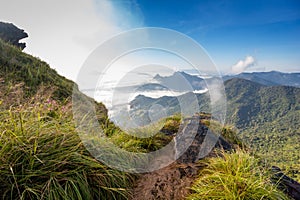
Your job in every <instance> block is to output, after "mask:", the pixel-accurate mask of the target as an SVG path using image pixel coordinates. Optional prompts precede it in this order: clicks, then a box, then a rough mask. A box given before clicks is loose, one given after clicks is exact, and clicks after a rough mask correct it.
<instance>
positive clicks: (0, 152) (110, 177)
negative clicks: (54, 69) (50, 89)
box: [0, 98, 133, 200]
mask: <svg viewBox="0 0 300 200" xmlns="http://www.w3.org/2000/svg"><path fill="white" fill-rule="evenodd" d="M32 99H33V100H32V101H30V102H27V103H24V104H22V105H19V106H17V107H11V108H10V109H5V108H3V107H2V106H1V105H0V108H1V109H0V112H1V114H0V193H1V197H2V199H14V200H15V199H26V200H27V199H49V200H51V199H53V200H57V199H87V200H88V199H90V200H92V199H127V198H128V195H129V194H128V191H127V188H128V187H129V186H131V185H132V181H133V179H132V177H131V176H130V175H128V174H126V173H124V172H120V171H117V170H114V169H111V168H108V167H107V166H105V165H103V164H102V163H100V162H98V161H97V160H96V159H94V158H92V157H91V156H90V154H89V152H87V150H86V149H85V147H84V146H83V144H82V142H81V140H80V138H79V137H78V135H77V132H76V130H75V125H74V123H73V119H72V110H71V108H70V107H71V106H70V105H68V104H65V105H61V104H60V103H59V102H57V101H55V100H53V99H45V98H44V99H43V98H42V99H36V100H34V98H32Z"/></svg>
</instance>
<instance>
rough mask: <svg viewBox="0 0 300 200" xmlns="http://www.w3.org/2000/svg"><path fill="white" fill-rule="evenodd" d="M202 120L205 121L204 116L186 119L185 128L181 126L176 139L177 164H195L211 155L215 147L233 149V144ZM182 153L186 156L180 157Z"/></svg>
mask: <svg viewBox="0 0 300 200" xmlns="http://www.w3.org/2000/svg"><path fill="white" fill-rule="evenodd" d="M202 119H204V118H203V117H202V116H193V117H192V118H189V119H186V120H185V122H184V126H181V128H180V130H179V131H178V132H179V133H178V135H177V136H176V137H175V138H174V140H175V156H176V157H178V159H177V162H180V163H194V162H196V161H198V160H199V159H201V158H204V157H206V156H207V155H209V153H210V152H211V150H212V149H213V148H215V147H217V148H223V149H224V150H230V149H232V146H231V144H229V143H228V142H227V141H226V140H225V139H224V138H223V137H222V136H217V135H216V134H215V133H213V132H211V131H210V130H209V129H208V127H207V126H205V125H203V124H201V123H200V120H202ZM186 147H188V148H186ZM180 152H184V154H183V155H181V156H179V154H180Z"/></svg>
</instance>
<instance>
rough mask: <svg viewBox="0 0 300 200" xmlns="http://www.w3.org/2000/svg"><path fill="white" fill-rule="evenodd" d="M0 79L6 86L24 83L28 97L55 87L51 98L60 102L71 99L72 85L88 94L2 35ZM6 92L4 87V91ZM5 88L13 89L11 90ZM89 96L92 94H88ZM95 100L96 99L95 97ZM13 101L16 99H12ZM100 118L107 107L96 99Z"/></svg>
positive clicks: (24, 89)
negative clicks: (5, 39)
mask: <svg viewBox="0 0 300 200" xmlns="http://www.w3.org/2000/svg"><path fill="white" fill-rule="evenodd" d="M0 79H1V84H2V85H6V86H7V88H11V87H13V86H14V85H15V84H19V83H22V84H24V86H23V93H24V98H26V99H28V98H30V97H31V96H32V95H34V94H36V92H37V91H38V90H39V88H41V87H45V88H47V87H51V88H54V92H53V96H52V98H53V99H55V100H59V101H61V102H64V101H66V100H67V99H69V100H70V98H71V96H72V93H73V89H74V91H77V92H78V94H80V95H83V96H85V95H84V94H82V93H80V92H79V91H78V87H77V85H76V84H75V83H74V82H73V81H71V80H68V79H66V78H65V77H63V76H61V75H59V74H58V73H57V72H56V71H55V70H54V69H52V68H50V66H49V65H48V64H47V63H46V62H44V61H41V60H40V59H38V58H35V57H33V56H31V55H28V54H26V53H24V52H22V51H21V50H20V49H19V48H17V47H15V46H13V45H10V44H8V43H6V42H4V41H3V40H1V39H0ZM2 92H5V91H2ZM6 92H10V91H9V90H8V91H6ZM86 98H89V97H86ZM92 101H94V100H92ZM10 103H11V104H10V105H9V106H11V105H13V104H14V103H17V102H10ZM95 104H96V105H97V110H98V111H99V113H101V115H100V117H101V118H106V116H107V110H106V108H105V106H104V105H103V104H102V103H98V102H95Z"/></svg>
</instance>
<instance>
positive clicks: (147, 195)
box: [132, 163, 201, 200]
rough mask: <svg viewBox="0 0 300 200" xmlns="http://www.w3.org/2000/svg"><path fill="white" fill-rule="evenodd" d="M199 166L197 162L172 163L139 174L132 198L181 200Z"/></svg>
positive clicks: (134, 199)
mask: <svg viewBox="0 0 300 200" xmlns="http://www.w3.org/2000/svg"><path fill="white" fill-rule="evenodd" d="M200 168H201V166H200V165H199V164H196V163H190V164H180V163H173V164H171V165H170V166H167V167H165V168H162V169H159V170H157V171H154V172H150V173H146V174H143V175H141V176H140V178H139V179H138V180H137V182H136V185H135V187H134V189H133V192H132V193H133V198H132V200H181V199H184V198H185V197H186V196H187V195H188V194H189V192H190V191H189V189H188V188H189V187H190V186H191V184H192V182H193V181H194V180H195V178H196V177H197V174H198V171H199V169H200Z"/></svg>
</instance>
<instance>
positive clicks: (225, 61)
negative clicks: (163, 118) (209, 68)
mask: <svg viewBox="0 0 300 200" xmlns="http://www.w3.org/2000/svg"><path fill="white" fill-rule="evenodd" d="M136 4H137V5H138V6H139V8H140V12H141V13H142V14H143V21H144V25H145V26H155V27H156V26H158V27H166V28H171V29H174V30H177V31H180V32H182V33H185V34H187V35H188V36H190V37H192V38H193V39H195V40H196V41H198V42H199V43H200V44H201V45H202V46H203V47H204V48H205V49H206V50H207V52H208V53H209V54H210V56H211V57H212V59H213V60H214V61H215V63H216V64H217V65H218V67H220V68H222V69H223V70H225V71H226V69H227V70H229V66H232V65H234V64H236V63H237V62H238V61H239V60H243V59H244V58H245V57H246V56H252V57H253V58H254V59H255V61H256V63H255V66H252V67H249V68H248V70H250V71H251V70H260V71H264V70H273V69H274V70H281V71H300V1H297V0H294V1H291V0H282V1H279V0H273V1H270V0H265V1H261V0H251V1H243V0H233V1H228V0H223V1H209V0H201V1H199V0H187V1H172V0H164V1H149V0H137V1H136ZM124 6H125V7H126V5H124Z"/></svg>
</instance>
